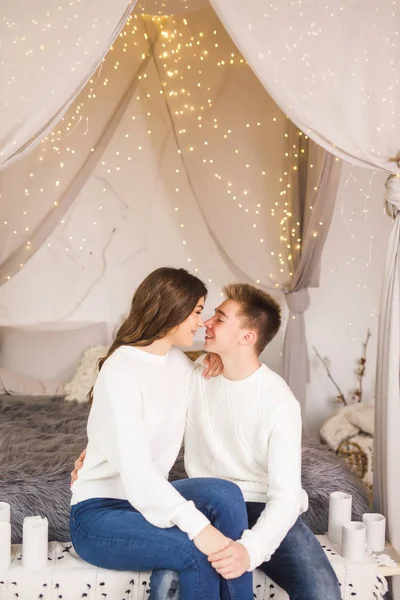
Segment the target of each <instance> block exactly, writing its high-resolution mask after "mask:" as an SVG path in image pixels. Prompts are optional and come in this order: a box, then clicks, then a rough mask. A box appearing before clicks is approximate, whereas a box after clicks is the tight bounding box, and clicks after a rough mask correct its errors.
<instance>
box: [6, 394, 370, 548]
mask: <svg viewBox="0 0 400 600" xmlns="http://www.w3.org/2000/svg"><path fill="white" fill-rule="evenodd" d="M87 415H88V405H87V404H77V403H75V402H65V401H64V400H63V399H59V398H53V399H50V398H39V399H38V398H24V399H19V398H18V399H17V398H16V397H15V396H2V397H0V501H3V502H9V503H10V504H11V514H12V517H11V522H12V540H13V543H20V542H21V537H22V522H23V519H24V517H26V516H29V515H38V514H39V515H42V516H46V517H47V518H48V520H49V540H50V541H52V540H57V541H68V540H69V502H70V490H69V475H70V472H71V470H72V468H73V464H74V460H75V459H76V458H77V457H78V456H79V454H80V452H81V450H82V449H83V448H84V447H85V445H86V420H87ZM302 475H303V487H304V488H305V490H306V491H307V492H308V495H309V499H310V508H309V510H308V512H307V513H306V514H305V515H304V520H305V521H306V523H307V524H308V525H309V526H310V528H311V529H312V531H313V532H314V533H325V531H327V518H328V498H329V494H330V492H332V491H335V490H341V491H345V492H348V493H351V494H352V495H353V518H354V519H360V518H361V515H362V513H363V512H366V511H367V510H368V506H367V499H366V494H365V491H364V490H363V488H362V487H361V485H360V484H359V483H358V482H357V481H356V480H355V479H354V478H353V476H352V475H351V474H350V473H349V471H348V470H347V469H346V467H345V466H344V464H343V463H342V462H341V461H340V460H339V459H337V457H336V456H335V455H334V454H333V453H332V452H331V451H330V450H328V449H327V448H325V447H324V446H322V445H320V444H317V443H315V442H311V441H309V440H304V442H303V474H302ZM183 477H186V474H185V470H184V466H183V457H182V455H180V456H179V457H178V460H177V462H176V463H175V465H174V467H173V469H172V471H171V474H170V478H171V480H174V479H180V478H183Z"/></svg>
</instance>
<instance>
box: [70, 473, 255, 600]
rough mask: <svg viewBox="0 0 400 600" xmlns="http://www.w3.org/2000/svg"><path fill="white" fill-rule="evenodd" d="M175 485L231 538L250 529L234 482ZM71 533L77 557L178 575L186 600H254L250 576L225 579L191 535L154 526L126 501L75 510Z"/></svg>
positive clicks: (90, 503) (105, 500)
mask: <svg viewBox="0 0 400 600" xmlns="http://www.w3.org/2000/svg"><path fill="white" fill-rule="evenodd" d="M171 485H173V486H174V487H175V488H176V489H177V490H178V491H179V492H180V494H182V496H184V497H185V498H186V499H187V500H193V502H194V503H195V505H196V506H197V508H198V509H199V510H201V512H202V513H204V514H205V515H206V516H207V517H208V519H210V521H211V523H212V524H213V525H214V526H215V527H217V528H218V529H219V530H220V531H222V533H224V534H225V535H226V536H227V537H229V538H231V539H233V540H236V539H238V538H239V537H240V536H241V535H242V532H243V530H244V529H247V527H248V522H247V512H246V505H245V503H244V500H243V495H242V492H241V490H240V488H239V487H238V486H236V485H235V484H233V483H231V482H229V481H224V480H222V479H213V478H205V479H195V478H193V479H184V480H181V481H175V482H173V483H172V484H171ZM70 531H71V539H72V543H73V545H74V547H75V550H76V552H77V553H78V555H79V556H80V557H81V558H83V559H84V560H86V561H87V562H89V563H91V564H94V565H96V566H98V567H103V568H106V569H115V570H120V571H151V570H153V569H163V570H164V569H170V570H173V571H177V572H178V573H179V581H180V598H181V600H220V599H222V600H253V589H252V576H251V573H245V574H244V575H242V576H241V577H238V578H237V579H231V580H225V579H224V578H222V577H220V576H219V575H218V573H217V572H216V571H215V570H214V569H213V567H212V566H211V564H210V563H209V562H208V560H207V556H205V555H204V554H202V553H201V552H200V551H199V550H198V549H197V548H196V546H195V544H194V543H193V541H191V540H189V538H188V536H187V534H186V533H184V532H182V531H181V530H180V529H178V528H177V527H171V528H167V529H161V528H159V527H155V526H154V525H151V524H150V523H149V522H148V521H146V519H145V518H144V517H143V516H142V515H141V513H139V512H138V511H136V510H135V509H134V508H133V507H132V506H131V504H130V503H129V502H128V501H127V500H115V499H111V498H93V499H90V500H85V501H84V502H79V503H78V504H76V505H74V506H72V507H71V519H70ZM150 598H152V596H151V595H150Z"/></svg>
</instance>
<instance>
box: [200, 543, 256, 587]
mask: <svg viewBox="0 0 400 600" xmlns="http://www.w3.org/2000/svg"><path fill="white" fill-rule="evenodd" d="M208 560H209V561H210V563H211V564H212V566H213V567H214V569H215V570H216V571H217V573H219V574H220V575H222V577H224V579H235V578H236V577H240V576H241V575H243V573H245V572H246V571H247V569H248V568H249V566H250V559H249V555H248V553H247V550H246V548H245V547H244V546H243V545H242V544H239V543H238V542H231V543H230V544H229V546H228V547H227V548H225V549H224V550H221V551H220V552H215V553H214V554H211V555H210V556H209V557H208Z"/></svg>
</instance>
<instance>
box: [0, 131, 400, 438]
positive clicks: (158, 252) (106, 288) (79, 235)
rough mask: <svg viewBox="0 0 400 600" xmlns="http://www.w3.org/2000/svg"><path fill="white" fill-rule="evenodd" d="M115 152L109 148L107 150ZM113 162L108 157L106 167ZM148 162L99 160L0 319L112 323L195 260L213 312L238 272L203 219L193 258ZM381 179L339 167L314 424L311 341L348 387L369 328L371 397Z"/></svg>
mask: <svg viewBox="0 0 400 600" xmlns="http://www.w3.org/2000/svg"><path fill="white" fill-rule="evenodd" d="M116 143H118V140H117V142H116ZM114 150H115V147H114V148H110V151H109V152H110V155H111V153H113V152H114ZM144 150H145V149H144ZM149 151H150V150H149ZM167 153H168V148H167ZM143 154H144V152H143ZM114 155H115V152H114ZM111 160H113V159H112V158H110V157H107V156H105V157H104V161H105V162H106V163H107V165H108V164H110V161H111ZM132 162H133V161H132ZM151 167H152V163H151V162H149V161H148V162H146V161H143V162H137V163H134V164H133V165H132V166H130V167H129V171H127V173H126V177H125V178H124V177H121V176H119V177H118V178H117V177H115V178H114V177H113V173H112V172H111V174H110V173H107V174H105V173H102V172H101V165H100V166H99V169H100V170H99V171H98V172H97V173H95V174H94V176H93V177H92V178H91V179H90V181H89V182H88V184H87V185H86V186H85V188H84V190H82V193H81V194H80V196H79V197H78V199H77V201H76V202H75V204H74V205H73V207H72V208H71V209H70V211H69V213H68V214H67V216H66V217H65V219H63V222H62V223H60V225H59V227H58V228H57V230H56V231H55V232H54V233H53V235H52V236H51V237H50V239H49V240H48V241H47V242H46V243H45V244H44V246H43V247H42V248H41V249H40V250H39V251H38V252H37V253H36V255H35V256H34V257H33V258H32V259H31V261H30V262H29V263H28V264H27V265H26V266H25V267H24V268H23V269H22V270H21V271H20V273H18V274H17V275H16V276H15V277H14V278H13V279H12V280H11V281H9V282H8V283H7V284H5V285H4V286H3V287H2V288H1V290H0V323H3V324H12V323H14V324H17V323H33V322H41V321H107V322H109V323H116V322H118V321H119V319H120V318H121V315H122V314H123V313H124V312H125V311H126V310H127V308H128V305H129V301H130V298H131V295H132V291H133V290H134V289H135V287H136V286H137V285H138V283H139V282H140V281H141V280H142V279H143V277H144V276H145V275H146V274H147V273H148V272H149V271H150V270H152V269H154V268H156V267H158V266H161V265H165V264H170V265H174V266H184V267H188V268H192V269H194V267H195V265H196V264H197V267H198V268H199V272H198V274H199V276H200V277H202V278H203V279H204V280H205V281H206V282H207V285H208V287H209V299H208V303H207V305H208V312H209V311H211V310H213V309H214V307H215V306H216V305H217V304H218V303H219V302H220V289H221V287H222V285H223V284H224V283H226V282H227V280H229V279H231V280H232V279H234V278H233V276H231V275H230V272H229V269H228V268H227V267H226V266H224V264H223V261H222V260H221V259H220V257H218V255H217V251H216V249H215V248H214V247H213V246H212V242H211V240H210V239H209V238H208V237H207V234H206V232H205V230H204V229H202V230H201V229H200V226H199V233H201V235H202V236H204V245H207V252H208V253H209V257H210V256H211V258H212V261H213V266H212V267H211V266H210V265H211V262H210V259H209V258H208V259H207V260H206V259H204V262H203V264H202V256H201V253H200V252H197V256H196V252H195V253H194V254H193V253H192V254H190V256H192V257H193V261H192V262H191V263H188V256H189V252H190V251H189V249H188V246H187V245H185V246H183V245H182V240H183V231H182V229H181V228H180V220H179V218H178V216H177V213H176V212H175V211H174V208H173V205H172V204H171V201H170V200H169V199H168V192H167V190H165V189H163V187H162V185H160V184H157V183H156V182H155V181H154V174H153V173H152V170H151ZM127 178H128V179H127ZM138 181H142V182H144V183H143V186H145V187H146V188H148V189H149V190H151V191H152V193H151V197H152V198H153V204H152V206H148V205H145V204H143V203H142V204H140V202H138V196H140V191H139V192H136V193H131V194H128V195H127V194H126V193H125V194H124V193H123V191H124V189H126V187H127V186H131V187H130V188H129V189H131V188H132V186H134V182H138ZM384 181H385V175H384V174H382V173H376V174H373V172H371V171H367V170H363V169H360V168H355V167H354V168H353V167H352V166H350V165H344V166H343V173H342V179H341V185H340V190H339V195H338V201H337V206H336V211H335V215H334V219H333V223H332V227H331V230H330V233H329V236H328V239H327V243H326V247H325V250H324V255H323V260H322V269H321V272H322V274H321V286H320V288H318V289H315V290H311V306H310V308H309V310H308V312H307V315H306V327H307V335H308V340H309V345H310V357H311V383H310V386H309V390H308V404H307V417H306V427H307V428H308V429H309V430H310V431H312V432H315V431H316V429H317V427H318V426H319V425H320V423H321V422H322V420H323V419H324V418H325V417H326V416H327V415H328V414H329V413H330V412H331V411H332V410H333V408H334V407H333V406H332V403H331V400H330V399H331V398H332V397H333V396H334V395H335V390H334V388H333V386H332V384H331V383H330V381H329V380H328V378H327V375H326V373H325V371H324V369H323V368H322V366H321V365H320V364H319V362H318V360H317V359H316V357H315V355H314V353H313V351H312V345H315V346H316V347H317V348H318V350H319V352H320V353H321V354H322V355H323V356H329V358H330V359H331V362H332V371H333V373H334V374H335V376H336V378H337V381H338V383H339V385H340V386H341V388H342V390H343V392H347V391H348V390H350V389H351V388H352V386H354V384H355V376H354V369H355V360H356V359H357V358H358V357H359V356H360V352H361V344H362V341H363V339H364V337H365V335H366V331H367V328H368V327H369V328H370V329H371V331H372V334H373V337H372V339H371V341H370V345H369V349H368V365H367V374H366V378H365V400H368V401H371V400H372V398H373V382H374V362H375V357H376V340H377V337H376V332H377V323H378V317H377V314H378V309H379V290H380V285H381V274H382V268H383V264H384V256H385V250H386V242H387V237H388V232H389V230H390V219H389V218H388V217H387V216H386V215H384V213H383V201H382V197H383V191H384ZM132 189H134V188H132ZM148 195H149V193H148V191H147V196H148ZM178 214H180V213H178ZM193 218H196V217H195V216H194V217H193ZM195 245H196V244H195ZM210 279H211V280H212V281H210ZM206 314H207V311H206ZM282 339H283V331H282V332H281V334H280V335H279V336H278V339H277V340H275V341H274V342H273V344H272V345H271V347H270V348H269V350H268V351H267V352H266V354H265V357H266V361H267V362H268V364H269V365H270V366H271V367H272V368H274V369H276V370H279V368H280V361H281V349H282ZM199 341H200V340H199Z"/></svg>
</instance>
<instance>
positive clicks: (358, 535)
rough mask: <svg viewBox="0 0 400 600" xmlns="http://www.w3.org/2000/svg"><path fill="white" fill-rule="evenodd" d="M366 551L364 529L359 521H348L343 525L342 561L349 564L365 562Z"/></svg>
mask: <svg viewBox="0 0 400 600" xmlns="http://www.w3.org/2000/svg"><path fill="white" fill-rule="evenodd" d="M365 551H366V527H365V525H364V523H360V522H359V521H348V522H347V523H343V531H342V550H341V555H342V556H343V558H344V559H346V560H348V561H351V562H362V561H363V560H365Z"/></svg>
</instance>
